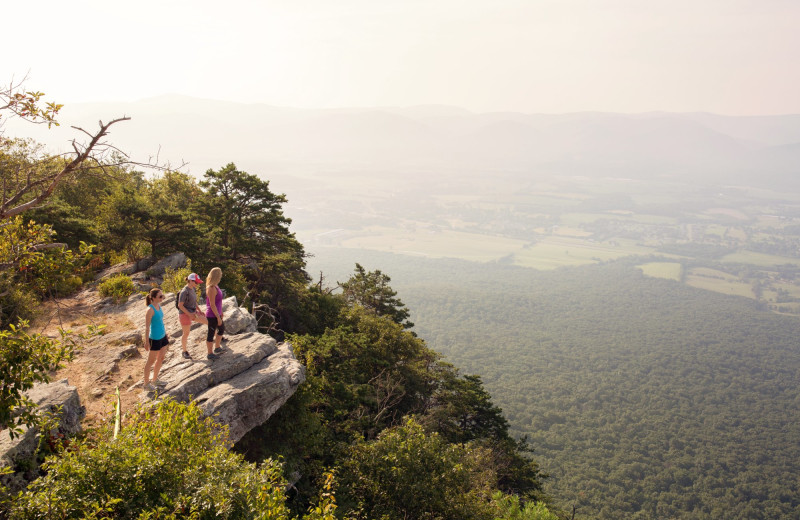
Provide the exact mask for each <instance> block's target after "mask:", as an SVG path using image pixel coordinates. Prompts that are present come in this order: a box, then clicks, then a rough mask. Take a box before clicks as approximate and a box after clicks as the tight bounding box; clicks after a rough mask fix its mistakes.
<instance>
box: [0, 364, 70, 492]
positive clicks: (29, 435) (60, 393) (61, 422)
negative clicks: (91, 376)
mask: <svg viewBox="0 0 800 520" xmlns="http://www.w3.org/2000/svg"><path fill="white" fill-rule="evenodd" d="M27 395H28V397H29V398H30V399H31V400H32V401H33V402H34V403H36V404H37V405H38V406H39V408H40V409H41V410H42V411H43V412H49V413H55V414H57V417H58V419H57V421H56V423H57V426H56V428H54V429H53V430H52V431H50V432H48V434H49V435H53V436H59V435H60V436H68V435H72V434H75V433H77V432H79V431H80V429H81V418H82V417H83V414H84V409H83V407H82V406H81V403H80V398H79V397H78V389H77V388H75V387H74V386H70V385H69V383H68V382H67V380H66V379H63V380H61V381H57V382H53V383H47V384H36V385H34V387H33V388H32V389H31V390H29V391H28V392H27ZM39 439H40V432H39V430H38V429H36V428H30V429H28V428H24V427H23V432H22V433H21V434H20V435H19V436H18V437H15V438H14V439H12V438H11V436H10V435H9V432H8V430H4V431H2V432H0V466H8V467H10V468H11V469H13V470H14V471H15V473H13V474H10V475H5V476H4V477H3V478H2V481H3V483H4V484H5V485H6V486H8V487H9V488H10V489H12V490H17V489H20V488H22V487H23V486H24V485H25V484H26V482H28V481H30V480H33V479H34V478H36V477H37V476H38V472H39V464H38V460H37V458H36V450H37V448H38V446H39Z"/></svg>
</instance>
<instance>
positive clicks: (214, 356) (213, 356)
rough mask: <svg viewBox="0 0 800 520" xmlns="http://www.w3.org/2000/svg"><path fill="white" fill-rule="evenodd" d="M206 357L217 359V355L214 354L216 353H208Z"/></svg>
mask: <svg viewBox="0 0 800 520" xmlns="http://www.w3.org/2000/svg"><path fill="white" fill-rule="evenodd" d="M206 357H207V358H208V359H210V360H212V361H213V360H215V359H217V358H218V357H219V356H218V355H216V354H208V355H206Z"/></svg>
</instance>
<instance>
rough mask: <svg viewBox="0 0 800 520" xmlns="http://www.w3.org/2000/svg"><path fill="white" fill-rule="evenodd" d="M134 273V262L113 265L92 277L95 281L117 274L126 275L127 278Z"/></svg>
mask: <svg viewBox="0 0 800 520" xmlns="http://www.w3.org/2000/svg"><path fill="white" fill-rule="evenodd" d="M135 272H136V262H130V263H127V264H126V263H122V264H114V265H112V266H111V267H108V268H106V269H103V270H102V271H100V272H99V273H97V275H96V276H95V277H94V279H95V280H105V279H106V278H111V277H112V276H116V275H118V274H126V275H128V276H130V275H132V274H133V273H135Z"/></svg>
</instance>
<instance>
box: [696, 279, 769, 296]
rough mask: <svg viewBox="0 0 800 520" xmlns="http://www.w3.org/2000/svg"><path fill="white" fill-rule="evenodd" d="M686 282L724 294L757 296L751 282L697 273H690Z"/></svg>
mask: <svg viewBox="0 0 800 520" xmlns="http://www.w3.org/2000/svg"><path fill="white" fill-rule="evenodd" d="M686 284H687V285H691V286H692V287H697V288H698V289H706V290H708V291H714V292H718V293H722V294H731V295H735V296H744V297H745V298H755V294H753V287H752V286H751V285H750V284H749V283H744V282H739V281H733V280H724V279H719V278H709V277H708V276H698V275H696V274H691V273H690V274H689V275H688V276H687V277H686Z"/></svg>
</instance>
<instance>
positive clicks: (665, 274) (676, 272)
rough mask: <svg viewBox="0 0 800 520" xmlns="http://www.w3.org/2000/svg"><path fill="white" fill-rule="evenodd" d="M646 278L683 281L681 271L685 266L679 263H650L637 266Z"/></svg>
mask: <svg viewBox="0 0 800 520" xmlns="http://www.w3.org/2000/svg"><path fill="white" fill-rule="evenodd" d="M636 267H638V268H639V269H641V270H642V272H643V273H644V274H645V275H646V276H652V277H654V278H666V279H667V280H675V281H676V282H679V281H680V280H681V269H683V266H682V265H681V264H679V263H677V262H650V263H647V264H642V265H637V266H636Z"/></svg>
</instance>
